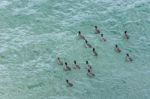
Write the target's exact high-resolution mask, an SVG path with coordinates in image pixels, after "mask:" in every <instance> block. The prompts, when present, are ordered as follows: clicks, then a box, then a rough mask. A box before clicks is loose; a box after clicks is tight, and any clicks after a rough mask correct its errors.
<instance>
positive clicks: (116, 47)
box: [115, 44, 121, 53]
mask: <svg viewBox="0 0 150 99" xmlns="http://www.w3.org/2000/svg"><path fill="white" fill-rule="evenodd" d="M115 51H116V52H117V53H120V52H121V49H120V48H119V47H118V45H117V44H116V45H115Z"/></svg>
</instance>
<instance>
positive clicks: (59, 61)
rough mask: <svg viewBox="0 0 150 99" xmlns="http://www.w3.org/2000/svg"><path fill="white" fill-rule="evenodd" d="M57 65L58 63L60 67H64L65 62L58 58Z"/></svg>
mask: <svg viewBox="0 0 150 99" xmlns="http://www.w3.org/2000/svg"><path fill="white" fill-rule="evenodd" d="M57 63H58V64H59V65H63V61H61V60H60V57H58V58H57Z"/></svg>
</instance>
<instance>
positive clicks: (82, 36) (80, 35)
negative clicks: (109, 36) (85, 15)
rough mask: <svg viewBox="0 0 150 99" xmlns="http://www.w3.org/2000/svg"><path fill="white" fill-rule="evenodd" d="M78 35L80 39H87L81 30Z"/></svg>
mask: <svg viewBox="0 0 150 99" xmlns="http://www.w3.org/2000/svg"><path fill="white" fill-rule="evenodd" d="M78 36H79V37H80V39H83V40H86V39H85V37H84V35H82V34H81V32H80V31H79V32H78Z"/></svg>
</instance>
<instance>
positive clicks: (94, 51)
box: [92, 48, 98, 56]
mask: <svg viewBox="0 0 150 99" xmlns="http://www.w3.org/2000/svg"><path fill="white" fill-rule="evenodd" d="M92 52H93V54H94V56H98V54H97V52H96V50H95V48H93V49H92Z"/></svg>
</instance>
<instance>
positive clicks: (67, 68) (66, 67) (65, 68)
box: [64, 62, 71, 71]
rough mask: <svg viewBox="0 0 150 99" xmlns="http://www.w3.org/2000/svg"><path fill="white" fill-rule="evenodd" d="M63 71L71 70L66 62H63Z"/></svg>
mask: <svg viewBox="0 0 150 99" xmlns="http://www.w3.org/2000/svg"><path fill="white" fill-rule="evenodd" d="M64 70H65V71H70V70H71V68H70V67H69V66H68V64H67V62H65V66H64Z"/></svg>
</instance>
